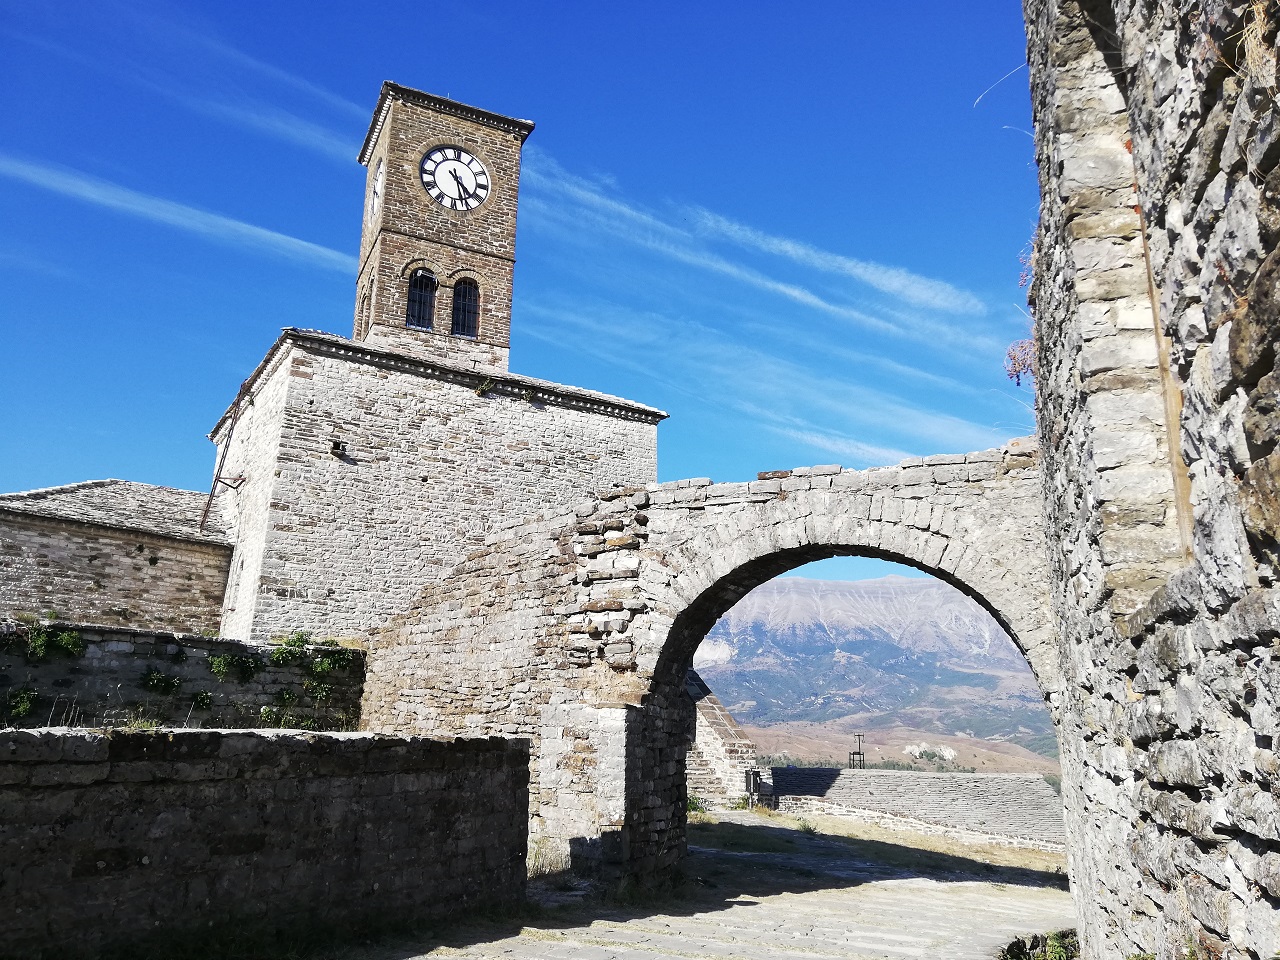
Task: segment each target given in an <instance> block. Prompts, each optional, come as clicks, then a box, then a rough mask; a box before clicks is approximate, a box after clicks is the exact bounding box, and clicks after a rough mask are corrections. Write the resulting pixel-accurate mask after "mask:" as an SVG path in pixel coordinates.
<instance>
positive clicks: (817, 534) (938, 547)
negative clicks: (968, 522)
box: [653, 508, 1058, 692]
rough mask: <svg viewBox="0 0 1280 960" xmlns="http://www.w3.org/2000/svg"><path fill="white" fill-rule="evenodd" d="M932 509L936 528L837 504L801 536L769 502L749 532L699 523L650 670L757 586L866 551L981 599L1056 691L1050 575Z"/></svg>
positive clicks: (680, 657) (666, 665) (674, 657)
mask: <svg viewBox="0 0 1280 960" xmlns="http://www.w3.org/2000/svg"><path fill="white" fill-rule="evenodd" d="M933 509H935V510H936V516H934V517H931V520H930V522H931V524H933V525H935V526H936V527H937V529H926V530H921V529H920V528H917V527H913V526H911V525H910V524H907V525H906V526H905V527H904V525H903V523H902V521H901V520H896V521H883V520H881V521H870V520H863V519H861V518H850V517H849V516H847V515H844V514H842V513H841V512H840V511H839V510H838V509H837V510H836V511H833V512H832V513H831V514H829V515H828V514H821V515H817V516H815V517H814V518H813V523H812V525H804V533H805V536H806V542H804V543H802V544H796V543H795V539H796V532H797V531H798V530H799V529H800V528H801V521H798V520H797V521H792V522H791V523H788V522H787V521H786V520H779V519H778V518H776V517H773V516H770V515H769V514H770V511H761V513H762V516H760V517H758V518H757V525H756V526H755V528H754V529H752V530H750V531H749V532H747V533H745V534H744V533H742V532H741V530H740V528H739V529H737V530H735V529H732V528H727V527H726V526H719V525H717V526H712V527H710V528H708V529H706V530H704V531H700V535H699V536H698V538H697V539H696V540H695V541H694V542H692V543H691V544H689V545H688V546H686V547H685V548H684V549H682V550H681V551H680V553H679V555H678V557H677V558H676V562H677V563H679V566H675V565H674V564H673V570H679V572H678V573H677V575H676V583H677V584H678V586H677V591H676V593H677V596H678V597H679V600H680V602H681V603H683V604H684V605H683V607H682V608H681V609H680V610H679V612H678V613H676V615H675V616H674V617H673V619H672V623H671V627H670V629H669V631H668V633H667V635H666V638H665V641H664V642H663V646H662V649H661V651H660V653H659V655H658V658H657V660H656V662H655V663H654V667H653V674H654V676H662V675H664V674H666V673H667V672H668V671H671V670H674V671H675V672H676V673H680V672H681V671H682V669H684V668H687V665H688V662H689V661H690V659H691V658H692V656H693V653H694V651H695V649H696V647H697V645H698V644H699V643H700V642H701V641H702V639H703V638H704V637H705V636H706V634H707V631H708V630H710V629H711V627H712V626H713V625H714V624H715V622H716V621H717V620H718V619H719V618H720V617H721V616H722V615H723V614H725V613H726V612H728V610H729V609H730V608H731V607H732V606H733V605H734V604H735V603H737V601H738V600H740V599H741V598H742V597H744V596H746V594H747V593H749V592H750V591H751V590H753V589H755V587H757V586H759V585H761V584H763V583H765V582H767V581H769V580H771V579H773V578H774V577H776V576H779V575H780V574H783V573H786V572H787V571H789V570H793V569H795V568H796V567H798V566H801V565H803V564H806V563H811V562H813V561H815V560H824V559H827V558H829V557H834V556H866V557H875V558H878V559H882V560H889V561H892V562H895V563H901V564H905V565H907V566H911V567H915V568H916V569H919V570H922V571H924V572H925V573H928V574H930V575H932V576H934V577H936V578H937V579H939V580H942V581H943V582H945V583H947V584H949V585H951V586H953V587H955V588H956V589H958V590H959V591H960V592H961V593H964V594H965V595H967V596H968V597H970V598H972V599H973V600H975V601H976V602H977V603H978V604H979V605H980V606H982V607H983V608H984V609H985V610H986V611H987V612H988V613H990V614H991V615H992V617H993V618H994V619H995V620H996V622H997V623H998V624H999V625H1000V626H1001V628H1002V629H1003V630H1004V631H1005V633H1007V634H1008V635H1009V637H1010V638H1011V639H1012V640H1013V642H1014V644H1015V645H1016V646H1017V647H1018V649H1019V650H1020V651H1021V652H1022V654H1023V655H1024V656H1025V657H1026V658H1027V660H1028V663H1029V664H1030V666H1031V668H1032V672H1033V673H1034V674H1035V675H1036V678H1037V681H1038V682H1039V683H1040V684H1041V686H1042V688H1043V689H1045V690H1046V692H1049V691H1051V690H1053V691H1056V689H1057V679H1058V667H1057V649H1056V647H1055V646H1053V645H1052V643H1048V644H1046V643H1045V640H1046V639H1048V638H1051V637H1052V634H1053V630H1052V626H1051V623H1050V613H1049V609H1048V603H1047V600H1048V595H1047V592H1044V581H1043V580H1040V581H1039V582H1038V584H1037V581H1036V578H1035V576H1034V575H1033V576H1032V577H1031V578H1030V579H1028V578H1027V577H1026V576H1025V572H1024V571H1019V570H1016V569H1013V568H1011V567H1010V566H1009V564H1008V563H1007V562H1006V558H1005V557H1003V556H1001V555H999V554H997V553H994V552H985V553H984V552H983V551H982V549H981V548H979V549H975V550H969V549H967V545H966V544H965V543H964V542H963V540H960V539H957V538H956V537H955V536H954V535H951V534H948V533H945V532H943V531H944V530H946V529H952V530H955V529H960V528H961V527H962V526H963V523H962V521H961V518H960V516H959V515H958V514H957V513H956V512H955V511H953V510H950V509H948V508H933ZM886 543H887V544H889V546H885V544H886ZM962 560H963V565H962V563H961V561H962ZM681 568H683V569H681ZM1044 573H1045V571H1044V570H1042V569H1035V570H1034V574H1039V575H1043V574H1044Z"/></svg>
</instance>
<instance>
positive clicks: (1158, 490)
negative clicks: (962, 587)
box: [1025, 0, 1280, 960]
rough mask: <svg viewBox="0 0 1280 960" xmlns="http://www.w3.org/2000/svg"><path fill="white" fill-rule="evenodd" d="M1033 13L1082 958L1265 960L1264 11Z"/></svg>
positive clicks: (1270, 298)
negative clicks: (1192, 953)
mask: <svg viewBox="0 0 1280 960" xmlns="http://www.w3.org/2000/svg"><path fill="white" fill-rule="evenodd" d="M1025 6H1026V14H1027V24H1028V40H1029V60H1030V64H1031V78H1032V97H1033V104H1034V108H1035V113H1036V128H1037V153H1038V160H1039V163H1040V177H1041V194H1042V208H1041V224H1040V235H1039V239H1038V244H1037V255H1036V261H1035V273H1036V276H1035V281H1034V287H1033V298H1032V299H1033V307H1034V310H1035V316H1036V333H1037V339H1038V342H1039V345H1040V350H1039V370H1038V378H1037V391H1038V403H1039V410H1038V421H1039V429H1040V433H1041V440H1042V443H1041V447H1042V450H1043V451H1044V468H1043V477H1044V482H1045V502H1046V509H1047V513H1046V523H1047V525H1048V529H1049V530H1050V531H1051V533H1052V536H1051V537H1050V539H1049V543H1050V564H1051V569H1052V572H1053V583H1054V611H1055V614H1056V617H1057V620H1058V623H1059V625H1060V631H1061V634H1062V640H1063V648H1062V649H1063V657H1062V670H1063V679H1064V687H1063V691H1064V692H1063V699H1062V713H1061V716H1062V723H1063V726H1062V731H1061V738H1060V739H1061V742H1062V746H1063V755H1062V761H1063V792H1064V802H1065V806H1066V813H1067V818H1066V820H1067V826H1068V840H1069V844H1068V849H1069V851H1070V859H1071V868H1072V874H1073V878H1074V882H1075V884H1076V887H1077V890H1078V891H1079V895H1078V896H1077V903H1078V907H1079V910H1080V913H1081V925H1080V933H1081V941H1082V946H1083V953H1084V956H1086V957H1088V958H1107V960H1111V958H1115V960H1121V958H1124V957H1127V956H1131V955H1133V954H1139V953H1150V954H1154V955H1156V956H1157V957H1159V958H1161V960H1173V958H1178V957H1183V956H1185V955H1187V951H1188V950H1189V949H1190V950H1194V951H1195V952H1196V955H1198V956H1214V957H1218V956H1221V957H1228V958H1249V960H1257V958H1263V957H1267V958H1269V957H1271V956H1273V955H1274V954H1275V953H1276V952H1277V951H1278V950H1280V923H1277V919H1276V918H1277V910H1278V909H1280V806H1278V804H1277V776H1278V775H1280V761H1278V760H1277V754H1276V752H1275V747H1276V744H1275V741H1274V737H1275V731H1276V729H1277V690H1280V651H1278V650H1277V646H1276V637H1277V635H1278V634H1280V591H1278V590H1277V589H1276V586H1275V582H1274V580H1275V566H1274V564H1275V561H1276V559H1277V550H1276V543H1277V539H1276V538H1277V534H1280V511H1277V510H1276V507H1275V504H1276V503H1277V502H1278V501H1277V499H1276V490H1277V480H1276V477H1277V476H1278V475H1280V473H1278V468H1277V464H1280V457H1278V456H1277V454H1276V452H1275V441H1276V437H1277V435H1278V434H1280V418H1277V415H1276V409H1277V407H1276V399H1275V398H1276V389H1275V381H1276V379H1277V375H1276V373H1275V362H1276V352H1275V344H1276V343H1277V341H1280V314H1278V312H1277V307H1276V304H1277V295H1276V282H1277V281H1276V278H1277V277H1278V276H1280V267H1277V264H1278V263H1280V260H1278V259H1277V258H1278V255H1277V253H1276V249H1275V248H1276V240H1277V238H1278V237H1280V169H1277V166H1276V161H1277V159H1278V158H1280V113H1278V112H1277V107H1276V96H1275V94H1276V89H1277V78H1276V72H1275V71H1276V66H1275V65H1276V59H1275V53H1276V22H1275V20H1276V13H1275V8H1274V4H1265V3H1245V2H1222V0H1212V2H1207V3H1189V2H1167V3H1160V4H1150V3H1133V2H1129V0H1116V2H1114V3H1106V2H1100V0H1098V2H1094V0H1090V2H1075V0H1028V2H1027V3H1026V5H1025ZM1153 307H1154V309H1152V308H1153ZM1144 314H1145V316H1144ZM1162 435H1163V437H1165V438H1171V441H1170V439H1165V440H1163V441H1162V439H1161V438H1162ZM1162 473H1163V476H1162ZM1126 477H1132V482H1130V480H1128V479H1126ZM1117 492H1120V493H1123V496H1122V497H1121V498H1120V499H1118V500H1117V499H1115V498H1114V497H1113V494H1116V493H1117Z"/></svg>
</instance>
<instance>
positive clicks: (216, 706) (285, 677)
mask: <svg viewBox="0 0 1280 960" xmlns="http://www.w3.org/2000/svg"><path fill="white" fill-rule="evenodd" d="M304 638H305V635H302V634H298V635H295V637H294V639H293V640H292V641H288V642H286V643H284V644H274V645H268V644H248V643H240V642H238V641H235V640H219V639H214V638H208V637H200V636H195V635H193V634H189V633H168V632H164V631H155V630H131V629H123V628H111V627H102V626H93V625H86V624H77V623H63V622H57V621H52V622H21V621H14V620H0V726H14V727H46V726H68V727H121V726H156V725H161V726H167V727H207V728H224V729H225V728H236V729H241V728H254V727H289V728H303V729H309V730H354V729H355V728H356V727H357V726H358V725H359V722H360V697H361V694H362V692H363V690H364V673H365V653H364V651H363V650H359V649H351V648H346V647H330V646H320V645H315V644H308V643H304V642H303V641H304Z"/></svg>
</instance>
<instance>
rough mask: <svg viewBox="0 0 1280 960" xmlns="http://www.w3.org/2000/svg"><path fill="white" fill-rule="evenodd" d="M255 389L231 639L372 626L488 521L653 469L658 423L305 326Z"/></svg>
mask: <svg viewBox="0 0 1280 960" xmlns="http://www.w3.org/2000/svg"><path fill="white" fill-rule="evenodd" d="M248 397H249V398H250V400H251V402H250V400H246V401H243V402H242V408H243V409H244V410H245V412H244V413H243V414H242V415H241V418H240V421H239V422H238V423H237V424H236V427H235V431H234V433H232V434H231V440H230V448H229V453H228V456H227V459H226V465H225V467H224V472H225V473H226V474H227V475H229V476H234V477H237V478H241V477H242V478H244V479H243V480H242V481H237V482H238V484H239V485H238V486H237V487H236V488H235V489H231V488H224V489H222V490H221V491H220V492H219V494H218V502H219V505H220V506H221V507H222V508H223V511H224V514H225V515H226V516H227V517H228V518H229V520H230V522H231V524H232V531H233V533H232V535H233V538H234V541H235V543H236V544H237V551H238V553H237V557H236V560H235V563H234V564H233V569H232V577H233V583H232V589H231V590H229V591H228V605H227V610H226V615H225V618H224V621H223V629H222V632H223V633H224V634H225V635H228V636H232V637H236V638H237V639H250V638H252V639H258V638H261V637H264V636H270V635H271V634H273V633H282V632H288V631H291V630H296V629H306V630H314V631H316V632H317V635H318V636H328V637H335V636H337V637H341V636H350V635H359V634H362V633H363V632H365V631H366V630H368V629H371V628H372V627H375V626H379V625H381V624H382V623H384V622H386V621H387V620H388V619H390V618H391V617H392V616H393V615H395V614H397V613H399V612H401V611H403V610H404V609H407V608H408V606H409V604H410V603H411V601H412V599H413V597H414V596H415V595H416V594H417V593H418V591H419V590H420V589H421V587H422V584H424V583H427V582H430V581H431V580H433V579H435V578H437V577H439V576H440V575H441V574H442V573H443V572H444V571H445V570H447V569H448V568H449V567H450V566H452V565H453V564H455V563H456V562H458V561H459V560H460V559H461V558H462V557H463V556H465V555H466V552H467V551H468V550H471V549H474V548H475V547H476V546H478V545H480V544H481V543H482V542H483V539H484V536H485V534H486V533H488V532H489V531H490V530H492V529H494V528H495V526H498V525H501V524H502V523H504V522H510V521H511V520H514V519H516V518H520V517H524V516H528V515H531V514H536V513H538V512H539V511H542V510H547V509H550V510H556V509H560V510H563V509H568V507H569V505H570V504H571V503H573V502H574V500H576V499H577V498H579V497H580V496H581V495H582V491H583V490H588V489H596V488H606V489H607V488H608V487H610V486H612V485H615V484H628V483H644V482H646V481H649V480H652V479H653V477H654V473H655V471H656V458H657V448H656V444H657V432H656V429H655V425H656V423H657V422H658V420H660V419H661V418H662V417H663V416H665V414H663V413H662V412H661V411H657V410H653V409H652V408H649V407H644V406H640V405H638V404H632V403H630V402H628V401H625V400H619V399H617V398H613V397H605V396H603V395H601V394H594V393H591V392H590V391H585V390H576V389H574V388H570V387H561V386H558V385H556V384H548V383H545V382H543V381H538V380H532V379H530V378H527V377H519V376H516V375H514V374H500V373H497V372H493V373H486V372H483V371H481V372H476V371H473V370H470V369H464V368H459V367H454V366H450V365H448V364H446V363H445V362H444V361H439V362H437V363H427V362H425V361H420V360H414V359H411V358H408V357H404V356H398V355H395V354H389V353H382V352H378V351H374V350H371V349H368V348H365V347H362V346H360V345H357V344H353V343H352V342H351V341H349V340H345V339H343V338H341V337H334V336H328V335H321V334H310V333H302V332H300V331H289V332H286V334H285V335H284V336H283V337H282V338H281V340H280V341H279V342H278V343H277V344H276V346H275V348H273V351H272V353H271V354H269V355H268V358H267V360H265V361H264V362H263V365H262V367H260V369H259V372H258V373H257V374H255V377H254V378H253V379H252V384H251V388H250V390H249V392H248ZM259 397H261V398H262V399H261V400H259ZM229 428H230V420H229V418H224V420H223V421H222V423H220V424H219V427H218V429H217V430H215V433H214V437H215V439H216V440H217V441H218V443H219V445H220V447H224V446H226V445H227V443H228V439H227V436H228V433H230V432H231V431H230V429H229ZM335 442H337V443H339V444H341V447H339V448H335V447H334V443H335Z"/></svg>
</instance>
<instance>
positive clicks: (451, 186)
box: [420, 147, 489, 210]
mask: <svg viewBox="0 0 1280 960" xmlns="http://www.w3.org/2000/svg"><path fill="white" fill-rule="evenodd" d="M420 169H421V171H422V185H423V186H424V187H426V189H427V193H429V194H430V195H431V199H432V200H434V201H435V202H436V203H438V204H440V205H441V206H444V207H448V208H449V209H450V210H474V209H475V208H476V207H478V206H480V204H482V203H484V201H485V198H486V197H487V196H489V171H488V170H486V169H485V168H484V164H483V163H481V162H480V161H479V160H478V159H476V157H474V156H472V155H471V154H470V153H468V152H467V151H466V150H463V149H462V148H461V147H436V148H435V149H434V150H431V151H429V152H428V153H427V154H426V156H424V157H423V158H422V164H421V166H420Z"/></svg>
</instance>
